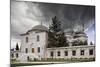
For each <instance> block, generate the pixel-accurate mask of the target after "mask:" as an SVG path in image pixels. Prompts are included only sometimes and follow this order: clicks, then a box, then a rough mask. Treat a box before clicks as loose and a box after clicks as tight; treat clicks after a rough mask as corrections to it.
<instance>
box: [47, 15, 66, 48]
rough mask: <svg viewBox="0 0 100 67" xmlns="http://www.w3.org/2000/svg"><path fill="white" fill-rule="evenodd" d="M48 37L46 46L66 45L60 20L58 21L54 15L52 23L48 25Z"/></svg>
mask: <svg viewBox="0 0 100 67" xmlns="http://www.w3.org/2000/svg"><path fill="white" fill-rule="evenodd" d="M48 37H49V38H48V41H49V42H48V47H64V46H68V43H66V37H65V34H64V32H63V31H62V29H61V21H58V19H57V17H56V16H55V17H54V18H52V24H51V25H50V27H49V32H48Z"/></svg>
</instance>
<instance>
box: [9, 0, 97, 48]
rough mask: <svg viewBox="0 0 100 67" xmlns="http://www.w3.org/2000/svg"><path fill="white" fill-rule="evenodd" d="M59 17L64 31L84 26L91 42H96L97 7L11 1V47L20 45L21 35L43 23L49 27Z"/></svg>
mask: <svg viewBox="0 0 100 67" xmlns="http://www.w3.org/2000/svg"><path fill="white" fill-rule="evenodd" d="M54 16H57V18H58V19H59V20H60V21H61V23H62V28H63V29H64V30H68V29H75V30H77V29H81V27H82V24H84V28H85V32H86V34H87V35H88V37H89V41H93V42H95V38H94V37H95V7H94V6H79V5H68V4H54V3H53V4H50V3H39V2H28V1H27V2H25V1H13V0H12V1H11V47H14V46H15V44H16V42H18V43H19V44H20V43H21V41H20V38H21V37H20V36H19V34H22V33H25V32H26V31H27V30H29V29H31V28H32V27H34V26H35V25H39V24H40V23H41V22H42V24H43V25H44V26H47V27H48V26H49V25H50V23H51V18H52V17H54Z"/></svg>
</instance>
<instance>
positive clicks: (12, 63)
mask: <svg viewBox="0 0 100 67" xmlns="http://www.w3.org/2000/svg"><path fill="white" fill-rule="evenodd" d="M91 61H95V58H89V59H87V58H84V59H82V58H80V59H77V58H72V59H48V60H41V61H39V60H36V61H29V62H14V61H13V62H11V67H16V66H31V65H47V64H59V63H76V62H91Z"/></svg>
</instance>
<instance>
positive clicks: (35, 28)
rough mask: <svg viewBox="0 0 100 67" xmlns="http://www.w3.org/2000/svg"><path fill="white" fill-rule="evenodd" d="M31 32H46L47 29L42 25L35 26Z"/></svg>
mask: <svg viewBox="0 0 100 67" xmlns="http://www.w3.org/2000/svg"><path fill="white" fill-rule="evenodd" d="M32 30H43V31H48V28H47V27H45V26H43V25H37V26H34V27H33V28H32Z"/></svg>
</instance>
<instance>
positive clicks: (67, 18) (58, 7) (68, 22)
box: [33, 2, 95, 29]
mask: <svg viewBox="0 0 100 67" xmlns="http://www.w3.org/2000/svg"><path fill="white" fill-rule="evenodd" d="M33 3H34V2H33ZM36 4H38V8H39V9H40V11H41V13H42V18H43V20H41V21H43V22H45V23H50V22H51V18H52V17H54V16H57V17H58V19H59V20H60V21H61V22H62V25H63V28H64V29H66V28H70V27H72V26H73V25H72V24H75V26H76V25H77V24H78V25H81V24H84V25H87V24H88V25H89V24H91V22H88V21H89V20H92V19H94V16H95V7H93V6H80V5H65V4H50V3H36ZM88 25H87V27H88Z"/></svg>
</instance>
